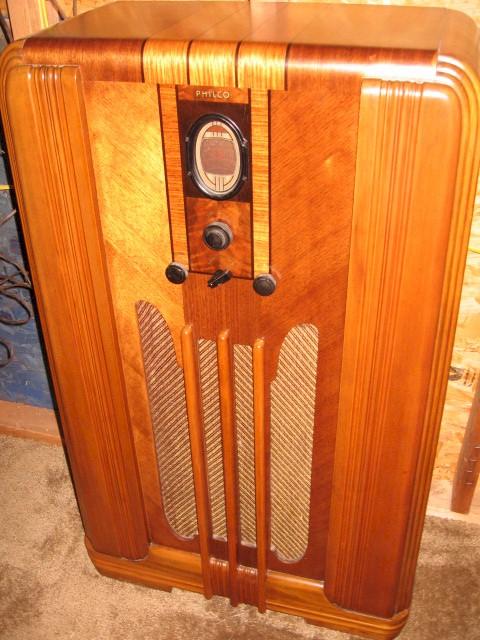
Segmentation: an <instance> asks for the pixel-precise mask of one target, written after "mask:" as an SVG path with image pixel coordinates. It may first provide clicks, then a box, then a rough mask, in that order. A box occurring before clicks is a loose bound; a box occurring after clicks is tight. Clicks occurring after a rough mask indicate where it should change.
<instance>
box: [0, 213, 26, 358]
mask: <svg viewBox="0 0 480 640" xmlns="http://www.w3.org/2000/svg"><path fill="white" fill-rule="evenodd" d="M16 213H17V211H16V209H12V211H10V213H8V214H7V215H6V216H4V217H3V218H2V219H1V220H0V227H1V226H3V225H4V224H5V223H6V222H8V221H9V220H10V219H11V218H13V217H14V216H15V214H16ZM0 263H1V264H2V265H6V267H5V273H1V274H0V298H8V299H9V300H13V302H14V303H16V305H17V308H20V309H21V310H22V312H23V313H22V315H21V316H20V317H19V316H18V315H14V316H13V317H10V316H9V315H6V314H0V323H2V324H6V325H14V326H18V325H23V324H26V323H27V322H29V320H31V319H32V318H33V308H32V305H31V304H30V302H28V300H25V298H24V297H23V296H22V294H21V290H22V289H26V290H31V288H32V282H31V280H30V275H29V273H28V271H27V270H26V269H25V268H24V267H23V265H21V264H20V262H18V261H17V260H13V259H12V258H11V257H10V256H7V255H5V254H3V253H0ZM0 347H1V348H2V349H3V351H4V355H3V356H2V357H1V358H0V367H5V366H6V365H7V364H8V363H9V362H10V361H11V360H12V358H13V354H14V350H13V345H12V344H11V343H10V342H8V341H7V340H4V339H3V338H0Z"/></svg>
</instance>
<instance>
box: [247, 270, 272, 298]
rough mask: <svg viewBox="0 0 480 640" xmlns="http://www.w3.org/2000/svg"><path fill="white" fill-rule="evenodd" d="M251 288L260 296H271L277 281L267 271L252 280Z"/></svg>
mask: <svg viewBox="0 0 480 640" xmlns="http://www.w3.org/2000/svg"><path fill="white" fill-rule="evenodd" d="M253 288H254V289H255V291H256V292H257V293H258V295H260V296H271V295H272V293H273V292H274V291H275V289H276V288H277V281H276V280H275V278H274V277H273V276H272V275H270V274H269V273H262V275H260V276H257V277H256V278H255V280H254V281H253Z"/></svg>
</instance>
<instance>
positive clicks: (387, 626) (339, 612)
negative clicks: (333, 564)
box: [86, 539, 408, 640]
mask: <svg viewBox="0 0 480 640" xmlns="http://www.w3.org/2000/svg"><path fill="white" fill-rule="evenodd" d="M86 545H87V550H88V553H89V556H90V559H91V560H92V562H93V564H94V565H95V567H96V568H97V570H98V571H99V572H100V573H101V574H103V575H106V576H109V577H111V578H117V579H120V580H128V581H129V582H137V583H139V584H143V585H145V584H146V585H148V586H150V587H155V588H159V589H163V590H169V589H170V588H171V587H176V588H179V589H188V590H189V591H195V592H197V593H202V589H203V585H202V565H201V559H200V556H199V555H198V554H195V553H190V552H187V551H178V550H175V549H169V548H167V547H160V546H153V545H152V546H150V551H149V554H148V557H147V558H145V560H141V561H140V562H129V561H128V560H124V559H122V558H115V557H112V556H108V555H105V554H101V553H98V552H96V551H95V550H94V549H93V548H92V546H91V544H90V542H89V541H88V539H86ZM215 563H216V564H217V565H219V566H218V567H217V568H215V570H214V571H213V573H214V574H215V575H216V574H217V573H218V574H222V575H219V576H218V582H220V581H222V582H223V584H224V586H225V585H226V582H225V579H224V577H225V576H226V575H227V573H228V567H227V564H228V563H226V562H224V561H218V560H216V561H215ZM239 570H240V575H241V576H242V579H241V580H240V583H241V585H242V589H245V590H246V592H247V593H245V594H242V599H243V595H246V596H247V597H245V598H244V600H245V601H247V602H250V601H251V599H252V596H253V595H254V594H253V591H254V586H253V585H254V582H253V578H254V577H255V575H256V573H257V572H256V571H255V569H251V568H249V567H239ZM248 594H250V595H248ZM266 603H267V605H268V608H269V609H272V610H274V611H280V612H282V613H288V614H291V615H296V616H302V617H304V618H306V619H307V621H308V622H310V623H312V624H316V625H321V626H324V627H331V628H332V629H337V630H340V631H344V632H347V633H351V634H354V635H360V636H365V637H368V638H372V639H374V640H391V639H393V638H395V637H396V636H397V635H398V634H399V633H400V631H401V630H402V628H403V627H404V625H405V623H406V621H407V618H408V611H402V612H401V613H399V614H397V615H395V616H393V617H392V618H390V619H385V618H376V617H374V616H367V615H363V614H361V613H355V612H354V611H347V610H345V609H340V608H339V607H336V606H335V605H332V604H331V603H330V602H329V601H328V600H327V598H326V597H325V594H324V592H323V587H322V583H321V582H318V581H315V580H308V579H306V578H298V577H296V576H291V575H289V574H285V573H280V572H277V571H269V572H268V575H267V576H266Z"/></svg>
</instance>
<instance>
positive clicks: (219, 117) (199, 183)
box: [185, 112, 248, 200]
mask: <svg viewBox="0 0 480 640" xmlns="http://www.w3.org/2000/svg"><path fill="white" fill-rule="evenodd" d="M215 121H220V122H223V123H224V124H225V125H226V126H227V127H228V128H229V129H230V130H231V131H232V133H233V135H234V136H235V139H236V142H237V144H238V151H239V161H240V170H239V172H238V177H237V179H236V181H235V183H234V185H233V186H232V187H231V188H230V189H229V190H228V191H225V192H223V193H219V192H217V191H214V190H213V189H210V188H209V187H208V186H207V185H206V184H205V182H204V181H203V178H202V177H201V176H200V174H199V171H198V168H197V163H196V160H195V150H196V142H197V137H198V134H199V132H200V131H201V129H202V128H203V127H204V126H205V125H206V124H208V123H209V122H215ZM185 145H186V154H185V155H186V159H187V175H188V176H189V177H190V179H191V180H192V182H193V183H194V185H195V186H196V187H197V189H199V191H201V192H202V193H203V194H204V195H206V196H208V197H209V198H211V199H212V200H229V199H230V198H232V197H233V196H235V195H236V194H237V193H238V192H239V191H240V189H241V188H242V187H243V185H244V184H245V183H246V181H247V180H248V140H247V139H246V138H245V136H244V135H243V134H242V131H241V129H240V127H239V126H238V125H237V123H236V122H235V121H234V120H232V119H231V118H229V117H228V116H225V115H223V114H221V113H213V112H212V113H206V114H205V115H203V116H200V118H198V119H197V120H195V122H194V123H193V125H192V126H191V127H190V130H189V132H188V134H187V136H186V137H185Z"/></svg>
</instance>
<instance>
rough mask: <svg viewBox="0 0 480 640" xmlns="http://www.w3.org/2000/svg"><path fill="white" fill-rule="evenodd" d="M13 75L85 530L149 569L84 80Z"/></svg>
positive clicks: (17, 146)
mask: <svg viewBox="0 0 480 640" xmlns="http://www.w3.org/2000/svg"><path fill="white" fill-rule="evenodd" d="M7 55H8V56H9V55H10V54H7ZM3 64H4V65H5V64H6V65H7V66H8V64H9V57H7V58H6V59H5V58H4V60H3ZM4 69H5V67H4ZM4 73H5V75H4V76H3V77H4V85H3V86H2V96H1V102H2V114H3V117H4V123H5V129H6V130H8V133H7V144H8V150H9V154H10V159H11V162H12V165H13V166H14V175H15V179H16V180H15V183H16V186H17V189H18V192H19V194H21V196H20V197H19V209H20V214H21V218H22V223H23V228H24V231H25V236H26V243H27V247H28V253H29V258H30V268H31V272H32V277H33V281H34V285H35V288H36V291H37V294H38V306H39V313H40V319H41V321H42V326H43V333H44V338H45V342H46V347H47V352H48V354H49V356H50V363H51V372H52V377H53V383H54V386H55V390H56V396H57V398H58V402H59V412H60V415H61V419H62V425H63V429H64V436H65V440H66V444H67V447H68V450H69V457H70V462H71V467H72V473H73V476H74V479H75V484H76V489H77V497H78V501H79V506H80V510H81V513H82V517H83V522H84V526H85V530H86V532H87V533H88V535H89V537H90V538H91V539H92V543H93V544H94V545H95V548H96V549H98V550H100V551H105V552H108V553H112V554H115V553H116V554H118V555H121V556H123V557H127V558H141V557H143V556H144V555H145V553H146V551H147V535H146V529H145V518H144V513H143V505H142V499H141V495H140V488H139V484H138V478H137V469H136V462H135V457H134V453H133V446H132V440H131V433H130V425H129V418H128V412H127V407H126V403H125V397H124V388H123V380H122V377H121V367H120V357H119V353H118V345H117V340H116V333H115V328H114V322H113V313H112V308H111V301H110V295H109V288H108V284H107V276H106V270H105V261H104V255H103V248H102V240H101V235H100V225H99V220H98V215H97V210H96V198H95V194H94V192H93V188H92V185H93V184H94V181H93V175H92V168H91V164H90V157H89V149H88V133H87V128H86V121H85V112H84V104H83V96H82V88H81V83H80V78H79V72H78V69H76V68H74V67H62V68H56V67H42V66H34V67H31V66H13V67H10V69H9V70H8V71H4ZM25 122H29V123H30V125H29V127H25ZM12 132H14V134H15V135H14V136H12ZM27 209H28V212H29V215H28V218H27V216H26V210H27ZM47 308H48V311H49V314H48V317H51V314H54V316H55V317H57V318H61V319H62V322H56V323H52V322H49V321H48V318H47V313H46V309H47ZM72 358H75V361H76V366H75V370H76V375H75V376H73V375H72ZM66 398H68V403H67V402H66V400H65V399H66ZM80 426H81V428H80ZM86 432H88V436H87V435H86Z"/></svg>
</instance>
